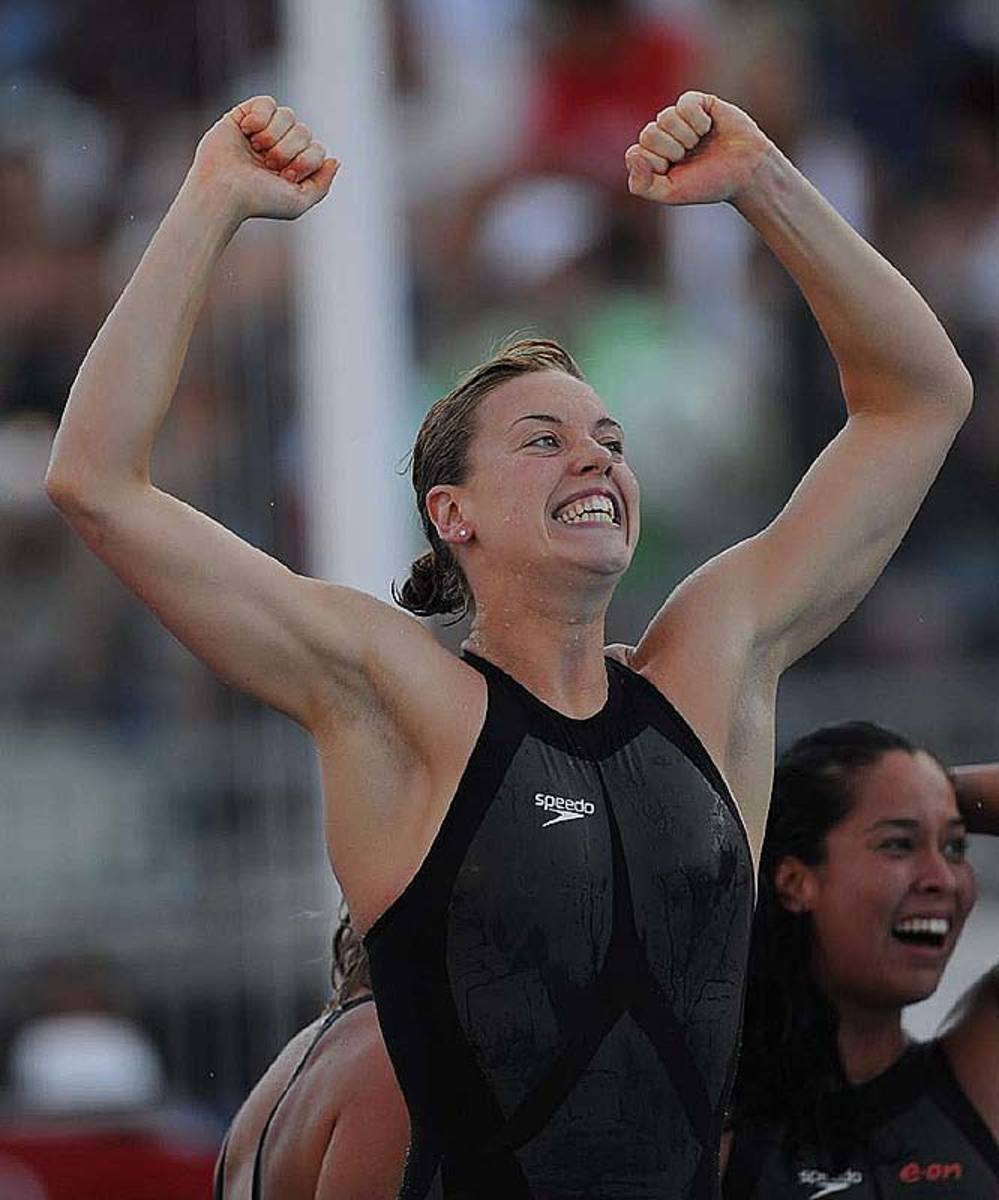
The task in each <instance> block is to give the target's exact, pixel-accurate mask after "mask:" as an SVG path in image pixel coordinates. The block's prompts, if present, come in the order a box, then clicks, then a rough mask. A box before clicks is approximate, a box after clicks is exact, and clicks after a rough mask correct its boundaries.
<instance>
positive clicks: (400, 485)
mask: <svg viewBox="0 0 999 1200" xmlns="http://www.w3.org/2000/svg"><path fill="white" fill-rule="evenodd" d="M284 7H285V19H286V46H287V56H288V57H287V74H286V78H287V85H288V98H287V100H285V99H284V98H280V99H281V101H282V102H283V103H290V104H291V105H292V106H293V107H294V108H295V109H296V111H297V112H299V114H300V116H301V118H302V119H303V120H304V121H305V122H306V124H308V125H309V126H310V127H311V128H312V130H313V132H314V135H315V136H316V137H317V138H318V139H319V140H320V141H322V142H323V143H324V144H325V145H326V146H327V149H328V152H329V154H330V155H331V156H332V157H335V158H339V159H340V160H341V163H342V166H341V169H340V174H339V175H338V176H337V179H336V181H335V182H334V184H333V190H332V192H331V194H330V195H329V196H328V197H327V199H326V200H325V201H324V202H323V203H322V204H320V205H319V206H318V207H317V208H316V209H314V210H312V212H310V213H309V214H308V215H307V216H306V217H305V218H303V220H302V221H301V223H300V224H299V225H297V226H296V228H295V232H294V235H293V236H294V241H295V249H296V262H295V282H294V304H295V315H296V324H297V331H298V354H297V376H298V381H299V395H300V397H301V402H302V430H303V445H304V450H305V461H304V470H305V487H304V493H305V502H306V515H307V521H308V529H309V558H310V562H309V569H310V570H311V571H312V572H313V573H314V574H316V575H319V576H322V577H323V578H326V579H329V580H332V581H334V582H337V583H344V584H349V585H350V586H352V587H356V588H360V589H362V590H364V591H366V592H370V593H372V594H374V595H377V596H380V597H382V598H387V597H388V595H389V585H390V582H391V580H392V578H393V576H399V577H400V578H405V572H406V568H407V566H408V561H409V560H408V553H407V552H408V548H409V545H410V540H411V539H410V537H409V534H408V530H409V529H410V519H409V516H408V507H409V488H408V484H407V482H406V480H405V478H403V477H400V476H399V475H398V474H397V470H396V468H397V466H398V463H399V459H400V458H401V457H402V455H403V454H404V453H405V451H406V449H407V445H406V431H407V430H408V428H409V424H410V422H409V421H408V419H407V415H406V407H407V405H406V401H407V392H408V389H409V387H410V386H411V385H410V375H409V372H408V371H407V355H406V346H407V338H406V335H405V331H404V314H405V294H404V273H403V266H404V264H403V251H402V237H401V228H400V224H401V223H400V214H399V211H398V208H399V206H398V197H399V196H400V194H401V193H402V191H403V187H404V182H403V181H402V180H400V179H399V177H398V173H397V170H396V166H397V163H398V155H397V154H396V153H395V152H394V149H393V146H392V139H391V129H390V121H391V109H390V96H389V80H390V69H389V62H388V46H387V37H386V14H385V8H384V2H383V0H284Z"/></svg>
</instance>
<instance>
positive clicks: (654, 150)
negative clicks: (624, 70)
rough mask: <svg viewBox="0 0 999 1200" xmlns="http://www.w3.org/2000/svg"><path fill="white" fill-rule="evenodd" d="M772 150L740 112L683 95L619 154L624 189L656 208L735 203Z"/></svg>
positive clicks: (701, 95) (702, 94)
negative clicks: (624, 173)
mask: <svg viewBox="0 0 999 1200" xmlns="http://www.w3.org/2000/svg"><path fill="white" fill-rule="evenodd" d="M773 149H774V147H773V143H772V142H771V141H770V140H769V138H767V136H766V135H765V134H764V133H763V132H762V130H761V129H760V128H759V126H758V125H757V124H756V122H755V121H754V120H753V119H752V118H751V117H748V116H747V115H746V114H745V113H744V112H743V111H742V109H740V108H736V107H735V105H734V104H728V103H727V102H726V101H724V100H720V99H719V98H718V97H717V96H712V95H709V94H707V93H705V92H684V93H683V95H682V96H681V97H680V98H679V100H677V102H676V104H671V105H670V106H669V108H664V109H663V110H662V112H661V113H659V115H658V116H657V117H656V119H655V120H654V121H650V122H649V123H648V125H646V126H645V128H644V129H643V130H642V132H641V133H640V134H639V137H638V142H637V144H636V145H634V146H629V147H628V149H627V151H626V152H625V156H624V161H625V165H626V166H627V168H628V189H629V191H631V192H632V193H633V194H634V195H636V196H641V197H643V198H644V199H646V200H655V201H658V202H659V203H660V204H712V203H714V202H716V201H718V200H736V199H738V197H739V195H740V194H741V193H742V192H743V190H744V189H745V188H746V186H747V185H748V184H749V182H750V181H751V179H752V177H753V175H754V174H755V172H756V171H757V169H758V168H759V167H760V165H761V164H762V163H763V162H764V160H765V159H766V158H767V156H768V154H769V153H770V151H771V150H773Z"/></svg>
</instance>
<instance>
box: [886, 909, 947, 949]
mask: <svg viewBox="0 0 999 1200" xmlns="http://www.w3.org/2000/svg"><path fill="white" fill-rule="evenodd" d="M951 924H952V922H951V920H950V918H949V917H906V918H905V920H903V921H899V922H897V923H896V924H895V925H893V926H892V930H891V935H892V937H893V938H895V940H896V941H899V942H903V943H904V944H905V945H907V946H921V947H923V948H924V949H928V950H941V949H943V946H944V943H945V942H946V940H947V935H948V934H949V933H950V930H951Z"/></svg>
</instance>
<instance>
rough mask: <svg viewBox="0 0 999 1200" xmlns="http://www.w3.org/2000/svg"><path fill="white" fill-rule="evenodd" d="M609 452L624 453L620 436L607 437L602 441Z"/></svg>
mask: <svg viewBox="0 0 999 1200" xmlns="http://www.w3.org/2000/svg"><path fill="white" fill-rule="evenodd" d="M603 445H605V446H606V447H607V449H608V450H609V451H610V452H611V454H624V442H622V441H621V439H620V438H609V439H608V440H607V441H605V442H604V443H603Z"/></svg>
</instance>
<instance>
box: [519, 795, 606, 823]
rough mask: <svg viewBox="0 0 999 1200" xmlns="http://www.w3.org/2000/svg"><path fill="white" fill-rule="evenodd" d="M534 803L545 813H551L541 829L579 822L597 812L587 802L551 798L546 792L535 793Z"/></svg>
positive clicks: (556, 797) (558, 797)
mask: <svg viewBox="0 0 999 1200" xmlns="http://www.w3.org/2000/svg"><path fill="white" fill-rule="evenodd" d="M534 803H535V805H536V806H537V807H538V808H543V809H544V810H545V812H548V813H552V814H553V815H552V817H551V819H550V820H548V821H545V822H544V823H543V824H542V826H541V828H542V829H547V828H548V826H549V825H558V824H559V823H560V822H561V821H581V820H582V819H583V817H592V816H593V814H594V813H595V812H596V811H597V810H596V808H595V807H594V805H593V804H591V803H590V801H589V800H573V798H572V797H571V796H552V795H550V794H549V793H548V792H536V793H535V796H534Z"/></svg>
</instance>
